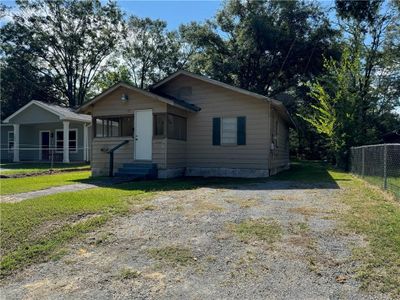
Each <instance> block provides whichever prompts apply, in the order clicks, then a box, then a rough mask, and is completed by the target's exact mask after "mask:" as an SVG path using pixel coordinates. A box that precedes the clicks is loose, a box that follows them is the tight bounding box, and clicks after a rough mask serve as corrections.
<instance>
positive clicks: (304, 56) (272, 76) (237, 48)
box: [180, 0, 336, 96]
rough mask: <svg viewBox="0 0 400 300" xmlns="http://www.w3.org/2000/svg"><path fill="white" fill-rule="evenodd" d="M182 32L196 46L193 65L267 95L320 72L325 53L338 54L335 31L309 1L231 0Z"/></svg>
mask: <svg viewBox="0 0 400 300" xmlns="http://www.w3.org/2000/svg"><path fill="white" fill-rule="evenodd" d="M180 31H181V34H182V36H183V37H184V38H185V40H186V41H187V42H188V43H190V44H192V46H193V48H194V49H195V50H196V52H195V54H194V55H193V56H192V57H191V69H192V70H194V71H196V72H201V73H203V74H206V75H209V76H212V77H213V78H216V79H218V80H221V81H224V82H226V83H230V84H234V85H236V86H239V87H242V88H244V89H248V90H251V91H254V92H258V93H261V94H264V95H270V96H273V95H276V94H278V93H281V92H282V91H286V90H288V89H289V88H291V87H295V86H297V85H298V83H299V82H300V81H301V80H303V79H304V78H310V77H312V76H314V75H316V74H318V73H319V72H320V71H321V70H322V57H323V55H326V56H334V55H336V54H335V35H336V32H335V30H333V29H332V28H331V27H330V25H329V21H328V18H327V17H326V15H325V14H324V13H323V12H322V10H321V9H320V8H319V7H318V6H316V5H315V4H313V3H304V2H299V1H263V2H261V1H245V2H244V1H239V0H231V1H228V2H227V3H226V5H225V6H224V7H223V9H222V10H221V11H220V12H219V13H218V14H217V16H216V18H215V21H209V22H207V23H205V24H197V23H191V24H189V25H186V26H181V28H180Z"/></svg>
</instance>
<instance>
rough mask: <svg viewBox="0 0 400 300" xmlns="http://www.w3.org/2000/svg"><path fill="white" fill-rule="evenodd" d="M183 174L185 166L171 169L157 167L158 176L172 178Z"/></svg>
mask: <svg viewBox="0 0 400 300" xmlns="http://www.w3.org/2000/svg"><path fill="white" fill-rule="evenodd" d="M184 175H185V168H173V169H158V178H160V179H166V178H174V177H182V176H184Z"/></svg>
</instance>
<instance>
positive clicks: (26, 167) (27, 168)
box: [0, 162, 90, 175]
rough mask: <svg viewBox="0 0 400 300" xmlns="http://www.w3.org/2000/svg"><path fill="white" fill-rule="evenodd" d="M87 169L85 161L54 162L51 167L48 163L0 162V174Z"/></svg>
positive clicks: (88, 166)
mask: <svg viewBox="0 0 400 300" xmlns="http://www.w3.org/2000/svg"><path fill="white" fill-rule="evenodd" d="M75 169H76V170H89V169H90V165H89V164H87V163H70V164H64V163H54V165H53V167H51V164H50V163H41V162H35V163H3V164H0V173H1V174H2V175H13V174H30V173H40V172H44V171H48V170H55V171H62V170H75Z"/></svg>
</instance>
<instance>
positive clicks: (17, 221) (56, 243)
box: [0, 184, 150, 276]
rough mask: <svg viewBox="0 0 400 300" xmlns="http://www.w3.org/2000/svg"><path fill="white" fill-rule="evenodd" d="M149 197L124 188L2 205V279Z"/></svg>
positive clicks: (103, 189) (0, 221) (64, 194)
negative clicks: (144, 197)
mask: <svg viewBox="0 0 400 300" xmlns="http://www.w3.org/2000/svg"><path fill="white" fill-rule="evenodd" d="M149 194H150V193H149V192H144V191H143V190H139V189H135V188H133V187H132V184H121V185H119V186H118V188H95V189H90V190H85V191H80V192H73V193H62V194H55V195H51V196H46V197H39V198H35V199H30V200H25V201H22V202H19V203H1V204H0V213H1V220H0V225H1V233H0V234H1V247H0V249H1V255H2V260H1V262H0V268H1V275H2V276H5V275H7V274H9V273H11V272H12V271H14V270H18V269H20V268H23V267H25V266H28V265H30V264H32V263H35V262H40V261H46V260H48V259H49V258H50V257H51V255H52V254H54V253H55V252H56V251H57V250H59V249H60V247H62V245H64V244H65V243H66V242H67V241H69V240H71V239H73V238H75V237H78V236H80V235H81V234H83V233H85V232H87V231H90V230H92V229H94V228H97V227H98V226H100V225H101V224H102V223H104V222H105V221H106V220H107V219H108V218H109V217H111V216H112V215H115V214H121V213H124V212H127V211H128V209H129V206H130V205H134V204H137V203H140V202H141V201H143V196H144V195H149Z"/></svg>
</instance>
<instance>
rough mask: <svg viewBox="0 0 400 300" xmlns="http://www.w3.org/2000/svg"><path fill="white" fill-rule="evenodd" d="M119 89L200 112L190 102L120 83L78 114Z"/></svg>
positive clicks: (80, 108)
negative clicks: (125, 89) (122, 88)
mask: <svg viewBox="0 0 400 300" xmlns="http://www.w3.org/2000/svg"><path fill="white" fill-rule="evenodd" d="M119 87H124V88H127V89H130V90H132V91H135V92H138V93H141V94H143V95H145V96H147V97H150V98H153V99H155V100H158V101H161V102H164V103H167V104H170V105H172V106H176V107H179V108H181V109H184V110H188V111H194V112H196V111H199V110H200V108H199V107H197V106H196V105H194V104H191V103H188V102H186V101H183V100H179V99H175V98H173V97H169V96H165V95H162V96H161V95H157V94H155V93H152V92H148V91H145V90H142V89H139V88H137V87H134V86H133V85H130V84H128V83H125V82H119V83H116V84H114V85H113V86H111V87H110V88H108V89H106V90H105V91H103V92H102V93H100V94H99V95H97V96H96V97H94V98H93V99H91V100H90V101H88V102H86V103H84V104H83V105H82V106H81V107H79V108H78V110H77V111H78V112H82V111H84V110H85V109H86V108H87V107H89V106H90V105H92V104H94V103H96V102H97V101H99V100H100V99H101V98H103V97H104V96H106V95H108V94H110V93H112V92H113V91H115V90H116V89H118V88H119Z"/></svg>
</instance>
